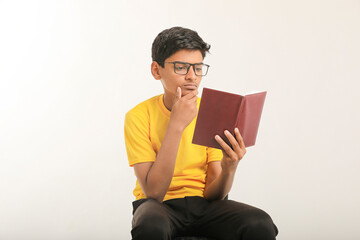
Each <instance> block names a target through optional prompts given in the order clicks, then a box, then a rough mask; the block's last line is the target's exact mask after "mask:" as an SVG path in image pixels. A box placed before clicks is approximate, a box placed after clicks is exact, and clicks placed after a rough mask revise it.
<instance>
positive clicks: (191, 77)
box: [185, 65, 197, 80]
mask: <svg viewBox="0 0 360 240" xmlns="http://www.w3.org/2000/svg"><path fill="white" fill-rule="evenodd" d="M194 67H195V66H194V65H193V66H190V69H189V71H188V73H187V74H186V75H185V79H186V80H196V78H197V76H196V74H195V71H194Z"/></svg>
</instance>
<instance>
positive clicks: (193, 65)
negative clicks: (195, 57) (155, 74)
mask: <svg viewBox="0 0 360 240" xmlns="http://www.w3.org/2000/svg"><path fill="white" fill-rule="evenodd" d="M159 63H172V64H174V73H176V74H179V75H186V74H188V73H189V69H190V67H191V66H192V67H193V70H194V73H195V75H196V76H202V77H204V76H206V74H207V73H208V71H209V67H210V65H208V64H205V63H188V62H179V61H176V62H159ZM176 63H180V64H189V67H188V68H187V70H186V73H177V72H176V71H175V64H176ZM195 65H203V66H206V67H207V68H206V72H205V73H204V74H200V75H199V74H197V73H196V70H195Z"/></svg>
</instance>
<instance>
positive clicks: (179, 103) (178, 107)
mask: <svg viewBox="0 0 360 240" xmlns="http://www.w3.org/2000/svg"><path fill="white" fill-rule="evenodd" d="M197 94H198V91H197V90H194V91H191V92H190V93H188V94H186V95H185V96H183V97H181V88H180V87H178V88H177V91H176V96H175V101H174V105H173V107H172V109H171V117H170V120H171V121H172V122H173V123H174V124H175V125H176V126H178V127H179V128H180V129H181V130H182V131H183V130H184V129H185V128H186V127H187V126H188V125H189V124H190V123H191V121H192V120H193V119H194V118H195V117H196V114H197V112H198V109H197Z"/></svg>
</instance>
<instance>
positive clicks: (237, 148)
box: [215, 128, 246, 173]
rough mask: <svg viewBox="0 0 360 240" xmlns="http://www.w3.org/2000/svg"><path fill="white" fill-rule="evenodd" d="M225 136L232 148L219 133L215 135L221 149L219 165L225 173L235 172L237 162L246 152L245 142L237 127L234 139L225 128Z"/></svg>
mask: <svg viewBox="0 0 360 240" xmlns="http://www.w3.org/2000/svg"><path fill="white" fill-rule="evenodd" d="M225 136H226V137H227V138H228V139H229V141H230V143H231V145H232V148H231V147H230V146H229V145H228V144H227V143H226V142H225V141H224V140H223V139H222V138H221V137H220V136H219V135H216V136H215V140H216V141H217V142H218V143H219V144H220V146H221V147H222V151H223V159H222V160H221V167H222V170H223V171H225V172H227V173H235V171H236V168H237V165H238V163H239V162H240V160H241V159H242V158H243V157H244V155H245V153H246V148H245V144H244V141H243V138H242V137H241V134H240V131H239V129H238V128H235V136H236V139H235V138H234V136H233V135H232V134H231V133H230V132H229V131H228V130H225Z"/></svg>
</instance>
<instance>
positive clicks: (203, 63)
mask: <svg viewBox="0 0 360 240" xmlns="http://www.w3.org/2000/svg"><path fill="white" fill-rule="evenodd" d="M173 62H175V63H185V64H204V62H198V63H189V62H182V61H173Z"/></svg>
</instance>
